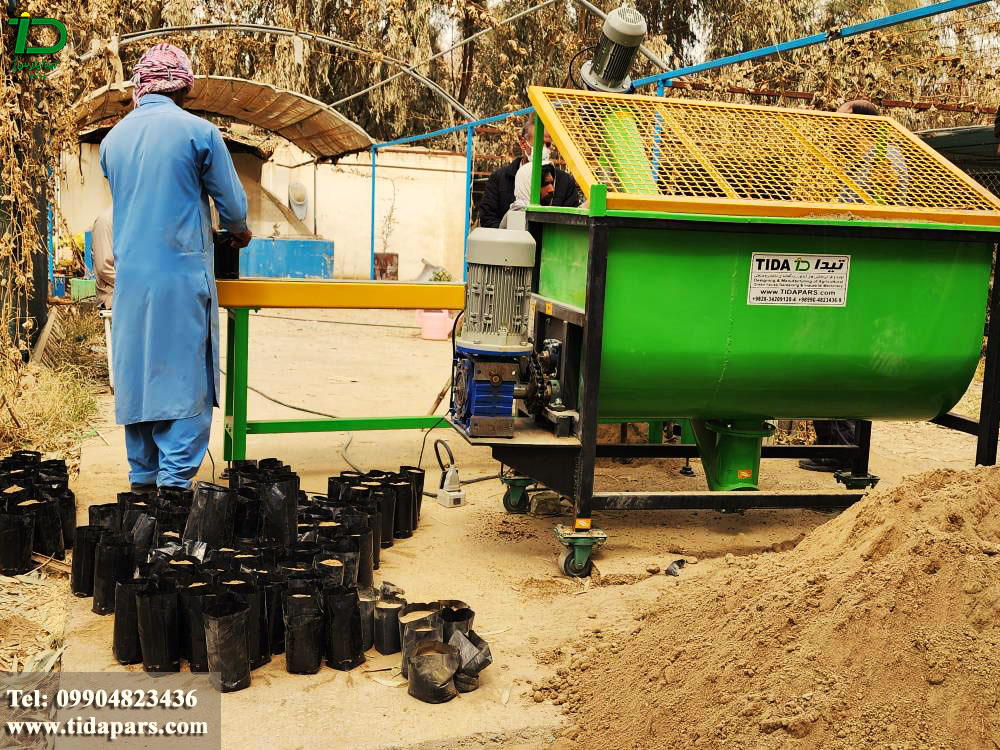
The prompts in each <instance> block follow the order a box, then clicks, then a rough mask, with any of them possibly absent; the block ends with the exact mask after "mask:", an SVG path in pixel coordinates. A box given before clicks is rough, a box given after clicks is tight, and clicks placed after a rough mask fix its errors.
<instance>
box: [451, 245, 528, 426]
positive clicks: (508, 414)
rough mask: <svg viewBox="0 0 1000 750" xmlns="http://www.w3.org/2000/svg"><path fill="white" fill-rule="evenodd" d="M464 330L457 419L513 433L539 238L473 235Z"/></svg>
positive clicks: (459, 344) (455, 392)
mask: <svg viewBox="0 0 1000 750" xmlns="http://www.w3.org/2000/svg"><path fill="white" fill-rule="evenodd" d="M468 262H469V273H468V280H467V282H466V293H465V294H466V296H465V316H464V319H463V323H462V334H461V336H459V337H458V338H457V339H456V341H455V362H454V372H453V377H452V396H453V406H454V412H455V420H456V421H457V422H458V423H460V424H461V425H462V426H463V428H464V429H465V431H466V433H468V434H469V435H470V436H472V437H512V436H513V435H514V399H515V389H516V387H517V385H518V380H519V362H520V360H521V358H522V357H524V356H526V355H530V354H531V353H532V345H531V342H530V341H528V324H529V320H528V317H529V315H530V308H529V302H530V297H531V272H532V269H533V268H534V265H535V240H534V238H533V237H532V236H531V235H530V234H529V233H528V232H526V231H523V230H518V229H488V228H485V227H479V228H478V229H475V230H473V231H472V232H471V233H470V234H469V254H468Z"/></svg>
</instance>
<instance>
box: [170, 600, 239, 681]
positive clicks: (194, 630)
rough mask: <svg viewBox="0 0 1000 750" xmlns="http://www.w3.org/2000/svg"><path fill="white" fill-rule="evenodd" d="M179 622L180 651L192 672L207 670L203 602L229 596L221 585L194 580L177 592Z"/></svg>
mask: <svg viewBox="0 0 1000 750" xmlns="http://www.w3.org/2000/svg"><path fill="white" fill-rule="evenodd" d="M177 596H178V620H179V622H180V634H179V642H180V651H181V656H183V657H184V658H185V659H187V661H188V666H189V668H190V669H191V671H192V672H207V671H208V647H207V646H206V645H205V621H204V619H203V618H202V609H203V608H204V606H205V602H207V601H211V600H213V599H217V598H219V597H231V596H232V594H230V592H228V591H226V590H225V589H224V588H223V587H221V586H217V585H214V584H210V583H203V582H201V581H195V582H194V583H192V584H190V585H188V586H187V587H185V588H183V589H181V590H180V591H178V592H177Z"/></svg>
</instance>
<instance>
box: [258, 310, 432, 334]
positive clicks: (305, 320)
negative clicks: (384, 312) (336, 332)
mask: <svg viewBox="0 0 1000 750" xmlns="http://www.w3.org/2000/svg"><path fill="white" fill-rule="evenodd" d="M253 317H255V318H273V319H275V320H299V321H302V322H303V323H334V324H336V325H341V326H369V327H371V328H406V329H409V330H414V331H419V330H420V326H404V325H395V324H392V323H361V322H355V321H353V320H322V319H320V318H292V317H290V316H288V315H264V314H262V313H254V314H253Z"/></svg>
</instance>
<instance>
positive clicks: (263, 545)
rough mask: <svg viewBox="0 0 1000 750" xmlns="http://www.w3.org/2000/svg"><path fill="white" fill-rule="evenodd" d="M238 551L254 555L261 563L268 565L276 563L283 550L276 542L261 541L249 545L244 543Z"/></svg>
mask: <svg viewBox="0 0 1000 750" xmlns="http://www.w3.org/2000/svg"><path fill="white" fill-rule="evenodd" d="M240 553H241V554H250V555H255V556H256V557H258V558H259V559H260V561H261V562H262V563H266V564H268V565H277V564H278V561H279V560H280V559H281V555H282V553H283V550H282V548H281V547H280V546H279V545H278V544H277V543H274V542H265V541H261V542H260V543H256V542H255V543H253V544H249V545H247V544H244V545H243V546H242V547H240Z"/></svg>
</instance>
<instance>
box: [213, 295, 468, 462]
mask: <svg viewBox="0 0 1000 750" xmlns="http://www.w3.org/2000/svg"><path fill="white" fill-rule="evenodd" d="M217 285H218V290H219V306H220V307H224V308H226V312H227V315H226V317H227V329H226V330H227V336H226V387H225V394H226V397H225V409H226V412H225V437H224V457H225V460H227V461H233V460H239V459H243V458H246V449H247V435H274V434H279V433H295V432H351V431H361V430H412V429H427V428H431V427H436V426H440V427H448V426H449V425H448V423H447V422H446V421H443V420H441V419H439V418H438V417H433V416H426V415H422V416H413V417H406V416H403V417H399V416H394V417H363V418H348V419H282V420H250V419H248V417H247V385H248V381H249V359H250V358H249V338H250V310H259V309H262V308H269V307H270V308H299V309H327V310H329V309H368V310H461V309H462V307H463V306H464V305H465V285H464V284H462V283H450V282H428V283H417V282H404V281H292V280H265V279H240V280H238V281H218V282H217Z"/></svg>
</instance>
